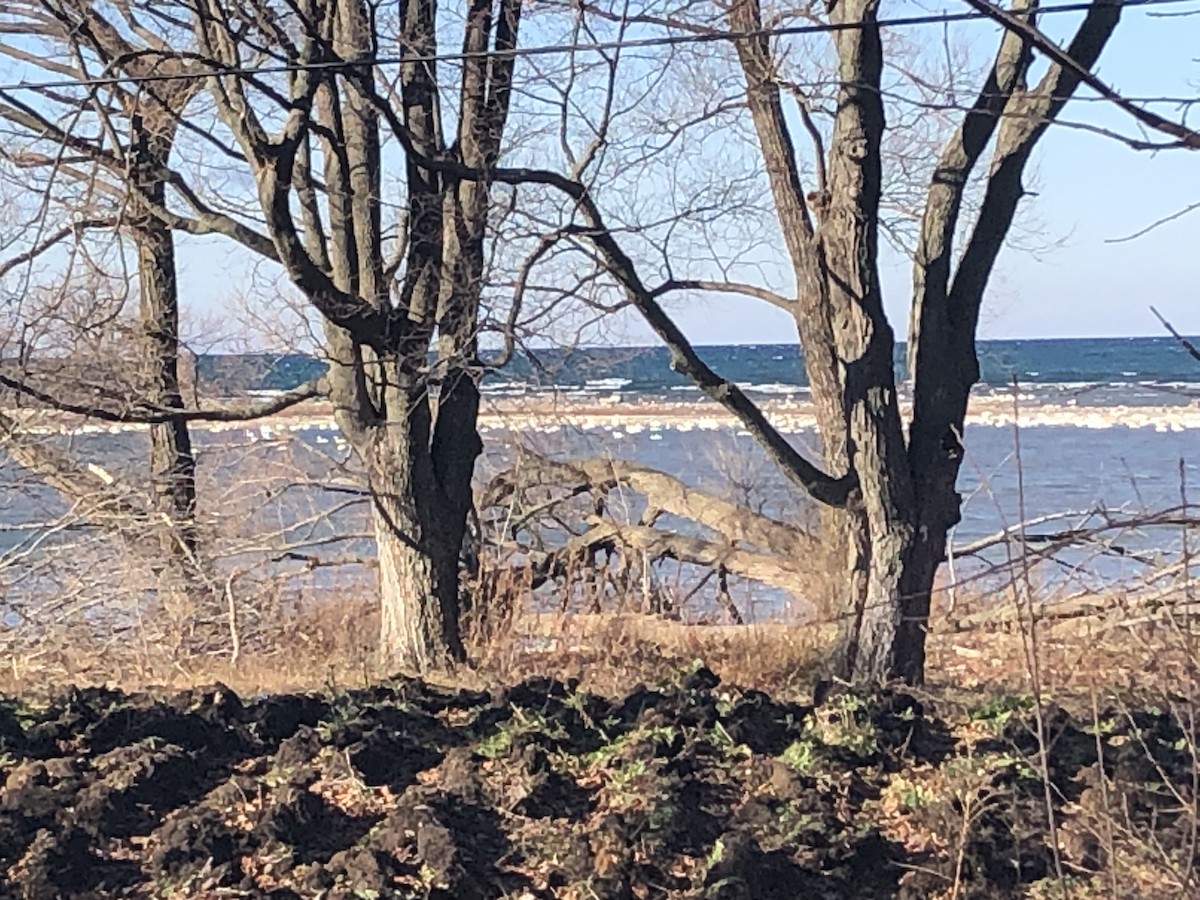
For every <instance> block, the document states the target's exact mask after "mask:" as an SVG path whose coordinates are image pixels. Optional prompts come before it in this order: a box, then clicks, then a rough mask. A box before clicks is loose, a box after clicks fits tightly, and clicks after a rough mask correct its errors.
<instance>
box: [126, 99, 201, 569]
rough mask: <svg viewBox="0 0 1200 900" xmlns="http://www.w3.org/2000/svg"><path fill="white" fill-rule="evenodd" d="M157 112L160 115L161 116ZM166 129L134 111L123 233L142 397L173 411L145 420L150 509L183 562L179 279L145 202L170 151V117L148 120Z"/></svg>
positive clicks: (157, 192) (187, 494) (167, 232)
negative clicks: (131, 264) (131, 267)
mask: <svg viewBox="0 0 1200 900" xmlns="http://www.w3.org/2000/svg"><path fill="white" fill-rule="evenodd" d="M161 118H163V119H165V118H166V117H165V116H164V117H161ZM156 124H157V125H158V126H159V128H160V129H166V130H168V133H166V134H164V133H161V131H160V133H152V131H151V124H150V123H148V122H147V121H146V120H145V119H143V118H142V116H140V115H136V114H135V115H134V116H133V117H132V122H131V130H132V133H133V141H132V145H131V146H130V158H131V162H130V164H131V169H132V172H131V179H132V188H133V190H132V192H131V196H130V213H129V233H130V235H131V237H132V238H133V241H134V244H135V246H136V248H137V255H138V284H139V302H140V322H139V324H140V326H141V329H142V337H143V340H144V346H145V357H144V360H143V365H144V367H145V371H144V385H145V388H144V389H145V392H146V396H145V398H144V402H145V403H146V405H147V406H149V407H150V408H151V409H155V410H162V411H173V410H177V411H178V414H177V415H171V416H170V417H169V418H168V419H166V421H162V422H155V423H154V424H152V425H151V426H150V481H151V487H152V493H153V500H154V506H155V508H156V509H157V510H158V511H159V512H160V513H162V514H163V515H165V516H166V517H167V518H168V520H169V522H170V525H169V528H170V530H171V531H173V532H174V533H175V534H174V536H171V535H168V536H167V537H166V538H165V546H164V549H166V550H167V552H168V553H169V554H170V555H171V556H174V557H178V556H180V555H181V554H182V555H183V556H184V557H185V559H183V560H182V562H183V563H184V564H185V568H191V567H192V566H193V563H194V560H195V554H196V550H197V539H196V459H195V456H194V454H193V451H192V440H191V434H190V432H189V429H188V424H187V419H186V417H185V416H184V403H183V395H182V392H181V391H180V386H179V285H178V281H177V278H176V270H175V239H174V236H173V234H172V232H171V229H170V227H169V226H168V225H166V223H164V222H163V221H162V220H161V219H159V218H158V217H157V216H155V215H154V213H153V206H154V205H158V206H163V205H165V203H166V185H165V183H164V181H163V179H162V177H161V175H160V174H159V173H160V172H161V170H162V169H163V168H165V166H166V164H167V160H168V157H169V155H170V152H171V138H170V132H173V131H174V127H173V124H171V123H169V122H167V121H162V122H159V123H156Z"/></svg>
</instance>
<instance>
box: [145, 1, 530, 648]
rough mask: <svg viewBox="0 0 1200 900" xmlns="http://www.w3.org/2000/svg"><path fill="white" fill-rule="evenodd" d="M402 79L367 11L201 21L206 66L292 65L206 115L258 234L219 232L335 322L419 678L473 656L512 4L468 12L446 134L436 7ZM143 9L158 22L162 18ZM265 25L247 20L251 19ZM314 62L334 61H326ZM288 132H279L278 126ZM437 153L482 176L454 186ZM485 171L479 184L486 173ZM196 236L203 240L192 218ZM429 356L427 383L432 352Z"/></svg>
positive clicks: (395, 607)
mask: <svg viewBox="0 0 1200 900" xmlns="http://www.w3.org/2000/svg"><path fill="white" fill-rule="evenodd" d="M400 13H401V15H400V18H399V20H398V22H397V28H398V32H397V34H396V38H397V40H398V42H399V44H400V45H401V46H402V47H403V48H404V52H405V54H409V55H412V56H414V57H418V58H419V59H417V60H416V61H413V62H403V63H402V64H401V66H400V74H399V79H398V83H394V84H393V83H389V82H387V81H386V80H384V79H382V77H381V75H380V72H379V71H378V68H377V66H376V65H375V60H376V58H377V56H378V54H379V47H380V44H381V42H382V41H383V40H384V37H383V36H382V35H381V32H380V27H381V25H380V23H379V22H377V20H376V18H375V11H374V10H373V9H372V8H370V7H368V5H367V4H364V3H361V2H357V0H329V2H319V3H306V4H301V5H300V6H299V7H276V6H274V5H272V4H267V3H261V4H248V5H247V6H246V7H245V8H244V9H242V10H241V11H240V14H237V15H235V14H233V12H232V11H231V10H229V9H227V8H225V7H224V6H222V5H220V4H217V3H200V4H197V6H196V7H195V8H194V9H193V10H192V14H193V16H194V35H195V41H196V47H197V51H198V54H199V55H200V56H201V57H202V58H203V59H204V60H205V61H206V64H207V65H209V66H210V67H212V68H213V70H214V71H226V72H228V71H230V70H240V69H245V68H247V67H249V66H252V65H253V64H254V63H255V62H257V61H258V60H259V59H260V58H261V57H263V56H265V57H267V58H273V59H278V60H286V61H288V62H291V63H295V64H300V66H301V67H302V68H301V70H300V71H295V72H292V73H290V74H289V76H288V77H287V79H286V85H285V86H283V87H282V88H281V89H279V88H278V87H277V86H276V87H271V86H268V85H267V84H266V83H265V82H264V81H263V80H260V79H255V78H247V77H243V76H241V75H236V74H232V75H219V74H218V75H214V76H213V77H212V78H211V79H210V86H211V92H210V94H211V102H212V103H213V105H214V109H215V112H216V115H217V117H218V118H219V120H220V122H221V123H222V124H223V125H224V127H225V129H227V131H228V133H229V134H230V135H232V136H233V139H234V141H235V145H234V148H231V152H237V153H238V154H239V155H240V156H241V157H242V158H244V159H245V160H246V161H247V162H248V165H249V169H250V172H251V173H252V174H253V178H254V182H255V185H256V188H257V199H258V202H259V205H260V215H261V220H262V222H263V226H264V227H265V232H266V233H265V235H260V234H259V233H257V232H251V231H250V230H249V229H248V228H246V227H244V226H243V225H241V223H236V222H231V221H222V222H221V223H220V224H219V225H218V226H216V227H215V228H213V229H212V230H218V231H223V232H225V233H227V234H230V235H232V236H234V237H236V238H237V239H239V240H241V241H242V242H243V243H244V244H246V245H247V246H249V247H250V248H251V249H254V250H256V251H258V252H260V253H262V254H264V255H266V256H269V257H271V258H273V259H276V260H278V261H279V263H280V264H281V265H282V266H283V268H284V270H285V271H286V273H287V275H288V277H289V278H290V279H291V281H292V282H293V284H294V285H295V286H296V287H297V288H299V290H300V291H301V292H302V294H303V295H304V296H305V298H306V299H307V300H308V301H309V302H310V303H311V304H312V306H313V307H314V308H315V309H316V310H318V311H319V312H320V314H321V316H322V317H323V319H324V321H325V342H326V350H327V354H328V357H329V360H330V363H331V369H330V373H329V376H328V387H329V395H330V398H331V400H332V402H333V405H334V409H335V413H336V416H337V420H338V424H339V427H340V428H341V430H342V432H343V433H344V434H345V436H346V437H347V439H348V440H349V441H350V442H351V444H352V445H353V446H354V447H355V449H356V451H357V453H358V454H359V456H360V457H361V458H362V459H363V461H364V463H365V468H366V472H367V478H368V481H369V485H370V490H371V496H372V507H373V514H374V520H375V531H376V543H377V552H378V557H379V577H380V589H381V598H382V634H381V651H382V654H383V656H384V659H385V660H386V661H387V662H388V663H389V664H392V665H400V666H405V667H408V668H412V669H416V670H422V671H423V670H425V669H427V668H429V667H430V666H435V665H439V664H441V663H443V662H444V661H446V660H448V659H455V658H461V657H462V656H463V655H464V650H463V646H462V641H461V638H460V633H459V615H460V596H459V557H460V551H461V548H462V545H463V537H464V532H465V527H466V519H467V513H468V510H469V508H470V505H471V500H472V495H471V478H472V475H473V472H474V465H475V459H476V457H477V456H478V454H479V452H480V449H481V444H480V439H479V436H478V432H477V430H476V416H477V412H478V405H479V389H478V384H477V379H478V377H479V375H480V370H479V366H478V362H477V359H476V353H477V346H476V342H477V337H476V333H477V317H478V308H479V299H480V294H481V290H482V276H483V269H484V264H485V252H484V241H485V236H486V232H487V225H488V214H489V208H490V200H489V183H488V181H489V180H488V178H487V176H486V172H487V171H488V170H489V169H490V167H492V166H494V165H495V163H496V160H497V158H498V156H499V153H500V148H501V139H502V135H503V133H504V126H505V122H506V118H507V114H508V107H509V97H510V91H511V80H512V70H513V64H514V63H513V59H512V58H511V57H508V58H505V57H503V56H501V57H492V58H489V57H487V56H483V55H479V54H481V53H482V52H483V51H487V50H497V51H505V50H508V49H511V48H512V47H514V46H515V44H516V40H517V32H518V25H519V22H520V16H521V4H520V3H519V2H515V0H501V2H499V3H498V4H496V5H495V6H493V4H492V3H490V2H477V3H473V4H472V5H471V6H470V8H469V9H468V11H467V15H466V17H465V21H464V23H463V45H462V46H463V49H464V51H465V53H467V54H470V55H469V56H468V58H467V59H466V60H465V61H464V62H463V63H462V65H461V67H460V70H459V76H460V77H459V84H458V98H457V104H456V105H457V113H458V122H457V127H456V130H455V132H454V133H453V134H452V135H451V136H450V137H448V136H447V135H446V134H445V132H444V115H445V112H444V110H443V106H442V103H443V96H442V94H443V92H444V91H445V89H446V85H445V84H444V83H443V82H442V81H441V80H439V68H438V66H437V64H436V63H435V62H433V61H432V60H431V59H430V57H432V56H434V55H435V54H436V51H437V46H438V36H439V29H440V28H441V27H442V23H441V21H440V20H439V13H438V9H437V7H436V5H435V4H433V3H432V2H425V0H417V2H412V3H408V4H406V5H404V6H403V7H402V8H401V10H400ZM149 15H157V12H156V11H153V10H151V11H150V12H149ZM250 22H253V23H256V24H255V25H254V26H250V25H248V24H247V23H250ZM322 66H327V67H326V68H322ZM272 123H276V125H277V127H276V128H275V130H274V131H272V130H271V124H272ZM384 125H386V126H387V128H388V129H390V131H392V132H393V133H395V134H397V136H400V137H401V144H402V147H403V149H404V151H405V153H406V154H407V158H406V159H403V158H402V167H403V176H402V179H401V181H402V184H403V186H404V196H403V210H402V212H401V213H400V215H399V216H398V217H397V218H396V221H395V222H394V223H393V225H392V229H393V233H392V234H387V233H385V228H384V222H383V217H382V213H383V210H384V209H385V208H394V207H395V206H396V205H397V204H396V203H395V202H394V201H391V200H390V199H389V198H388V194H387V192H388V190H389V189H390V187H391V184H392V183H391V182H390V181H388V180H386V179H385V174H384V168H385V165H386V164H387V163H389V162H391V161H393V160H395V159H396V156H395V155H393V154H389V153H387V152H385V149H384V145H385V139H384V138H385V134H386V132H385V128H384ZM432 159H438V160H442V161H443V162H450V163H453V164H455V165H457V166H460V167H465V168H467V169H468V170H469V171H471V172H473V173H477V174H476V177H474V178H472V179H470V180H463V179H458V178H455V177H453V175H452V174H450V173H449V172H448V171H447V168H446V167H445V166H443V167H441V168H434V167H432V166H430V165H426V164H425V160H432ZM478 173H482V174H478ZM196 228H197V229H207V228H209V225H208V224H206V223H198V224H197V225H196ZM432 348H436V357H437V361H436V364H435V366H434V368H433V370H432V372H431V371H430V368H429V365H428V357H429V353H430V351H431V349H432Z"/></svg>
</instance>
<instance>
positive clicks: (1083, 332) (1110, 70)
mask: <svg viewBox="0 0 1200 900" xmlns="http://www.w3.org/2000/svg"><path fill="white" fill-rule="evenodd" d="M958 8H960V7H958V6H956V5H953V4H947V5H946V6H945V7H942V8H932V9H930V8H927V7H925V8H924V9H925V11H928V12H937V11H940V9H947V10H956V9H958ZM1185 9H1197V10H1200V2H1197V3H1195V4H1188V5H1183V6H1167V7H1164V8H1163V10H1162V11H1166V12H1177V11H1181V10H1185ZM1076 20H1077V17H1074V16H1068V15H1056V16H1053V17H1046V18H1045V19H1044V20H1043V23H1042V24H1043V27H1044V28H1045V29H1046V30H1047V31H1048V32H1049V33H1050V34H1052V35H1053V36H1055V37H1058V38H1060V39H1061V38H1064V37H1065V36H1066V35H1067V33H1068V30H1069V29H1070V28H1072V27H1073V25H1074V22H1075V21H1076ZM960 28H962V29H963V31H962V33H963V34H965V35H966V36H967V38H968V39H970V40H972V41H973V42H975V43H976V46H977V49H978V50H979V51H980V52H981V53H987V54H989V55H990V53H991V52H992V49H993V48H994V47H995V45H996V40H997V35H998V30H997V28H996V27H995V26H992V25H991V24H990V23H971V24H967V25H962V26H960ZM924 31H925V32H926V33H928V34H929V37H930V39H931V40H936V41H940V39H941V35H940V30H939V29H937V28H936V27H934V28H929V27H925V29H924ZM1196 57H1200V14H1197V15H1194V16H1191V17H1187V18H1178V17H1177V18H1156V17H1154V16H1153V15H1151V10H1146V9H1138V8H1132V9H1128V10H1126V11H1125V13H1124V14H1123V17H1122V22H1121V25H1120V26H1119V27H1118V29H1117V32H1116V35H1115V36H1114V38H1113V39H1112V41H1111V42H1110V44H1109V46H1108V48H1107V49H1106V51H1105V54H1104V56H1103V57H1102V59H1101V63H1100V65H1099V67H1098V69H1097V72H1098V74H1099V75H1100V76H1101V77H1102V78H1103V79H1104V80H1105V81H1106V82H1108V83H1109V84H1110V85H1112V86H1113V87H1115V88H1117V89H1118V90H1119V91H1121V92H1122V93H1123V94H1125V95H1126V96H1130V97H1161V96H1174V97H1187V96H1196V97H1200V61H1197V59H1196ZM1085 96H1089V95H1087V94H1085ZM1155 108H1156V110H1157V111H1158V112H1160V113H1162V114H1164V115H1169V116H1171V117H1173V118H1180V117H1183V116H1185V115H1186V113H1185V112H1184V111H1181V110H1179V109H1176V108H1173V107H1167V106H1158V107H1155ZM1065 118H1066V119H1068V120H1071V121H1075V122H1087V123H1091V124H1093V125H1098V126H1103V127H1106V128H1109V129H1112V130H1116V131H1120V132H1122V133H1125V134H1131V135H1138V131H1137V129H1136V127H1135V124H1134V123H1133V122H1132V120H1131V119H1130V118H1129V117H1128V116H1127V115H1126V114H1124V113H1122V112H1120V111H1119V110H1116V109H1114V108H1112V107H1111V106H1109V105H1108V104H1105V103H1099V102H1076V103H1072V104H1071V105H1070V106H1068V108H1067V111H1066V114H1065ZM1194 118H1195V120H1196V121H1195V122H1194V123H1192V124H1195V125H1196V126H1198V127H1200V113H1198V114H1197V115H1196V116H1195V117H1194ZM1034 166H1035V168H1036V171H1037V181H1038V185H1037V186H1038V188H1039V190H1040V195H1039V196H1038V197H1036V198H1030V199H1028V200H1027V201H1026V202H1027V203H1031V204H1035V213H1036V219H1037V220H1038V222H1039V223H1040V225H1041V226H1042V227H1043V228H1044V230H1045V232H1046V235H1047V238H1048V239H1054V240H1056V241H1061V245H1060V246H1058V247H1057V248H1056V249H1053V250H1052V251H1050V252H1048V253H1045V254H1040V255H1039V256H1036V257H1035V256H1034V255H1032V254H1030V253H1028V252H1021V251H1019V250H1015V249H1010V250H1006V251H1005V253H1004V254H1003V256H1002V258H1001V261H1000V263H999V266H998V269H997V273H996V277H995V278H994V279H993V283H992V286H991V289H990V293H989V298H988V302H987V304H986V308H985V310H984V314H983V319H982V322H981V329H980V333H981V337H984V338H1014V337H1020V338H1037V337H1104V336H1114V337H1115V336H1132V335H1144V334H1161V328H1160V326H1159V325H1158V322H1157V321H1156V320H1155V319H1154V317H1153V316H1152V314H1151V313H1150V311H1149V308H1148V307H1149V306H1150V305H1151V304H1153V305H1155V306H1157V307H1158V308H1159V310H1161V311H1162V312H1163V314H1164V315H1166V316H1167V317H1168V318H1169V319H1170V320H1171V321H1172V322H1173V323H1174V324H1175V325H1176V327H1177V328H1179V329H1180V330H1181V331H1183V332H1185V333H1189V334H1198V333H1200V253H1198V252H1197V249H1198V246H1197V245H1198V243H1200V242H1198V241H1197V238H1200V210H1197V211H1196V212H1195V213H1194V214H1192V215H1190V216H1187V217H1184V218H1182V219H1180V220H1178V221H1175V222H1172V223H1170V224H1167V225H1164V226H1162V227H1160V228H1158V229H1156V230H1154V231H1153V232H1151V233H1150V234H1147V235H1145V236H1143V237H1140V238H1138V239H1137V240H1135V241H1131V242H1125V243H1114V240H1116V239H1119V238H1122V237H1124V236H1127V235H1129V234H1131V233H1133V232H1135V231H1138V230H1139V229H1141V228H1144V227H1145V226H1147V225H1149V224H1150V223H1152V222H1154V221H1155V220H1157V219H1160V218H1162V217H1164V216H1167V215H1170V214H1171V213H1173V212H1175V211H1177V210H1179V209H1181V208H1183V207H1185V206H1187V205H1188V204H1190V203H1196V202H1200V154H1197V153H1194V152H1192V153H1189V152H1188V151H1184V150H1174V151H1167V152H1162V153H1159V154H1149V153H1146V152H1138V151H1134V150H1131V149H1129V148H1128V147H1126V146H1125V145H1123V144H1121V143H1119V142H1118V141H1115V140H1113V139H1110V138H1106V137H1102V136H1099V135H1097V134H1094V133H1090V132H1087V131H1083V130H1078V129H1073V128H1068V127H1054V128H1052V129H1051V131H1050V133H1049V134H1048V135H1047V136H1046V137H1045V138H1044V139H1043V140H1042V143H1041V144H1040V147H1039V150H1038V152H1037V154H1036V156H1035V160H1034ZM184 243H185V245H184V246H183V247H181V254H180V264H181V266H182V267H183V269H184V273H185V278H186V279H187V280H185V283H189V282H190V287H191V290H192V292H193V294H192V296H193V298H194V301H193V302H195V303H196V305H197V306H199V307H200V308H201V309H204V308H208V309H212V308H214V307H216V306H219V302H220V299H221V298H222V296H223V295H224V294H225V292H227V291H229V290H230V287H231V285H232V284H233V283H234V282H236V281H237V280H238V279H237V277H236V273H237V270H238V269H239V268H240V265H239V263H240V262H242V261H241V260H237V259H235V257H234V255H233V254H229V255H228V256H227V251H226V250H225V247H224V246H222V245H220V244H213V243H209V242H203V244H201V245H196V244H194V243H191V244H190V245H189V242H184ZM214 257H221V258H223V259H221V260H214ZM215 261H216V262H217V264H216V265H214V262H215ZM781 262H782V260H781ZM882 274H883V279H884V287H885V294H886V298H887V306H888V310H889V314H890V316H891V319H892V323H893V326H894V328H895V329H896V333H897V337H898V338H900V339H903V337H904V330H905V328H906V325H907V320H908V310H907V304H908V299H909V288H910V278H911V275H910V268H909V265H908V263H907V261H906V260H903V259H900V258H894V259H892V260H890V261H889V262H888V264H886V265H885V266H884V269H883V273H882ZM675 311H676V315H677V318H678V320H679V322H680V324H681V325H682V326H683V328H684V329H685V331H686V333H687V334H688V335H689V337H690V338H691V339H692V340H693V341H694V342H695V343H697V344H725V343H785V342H786V343H790V342H794V341H795V328H794V325H793V324H792V323H791V321H790V320H789V318H788V316H787V315H786V314H784V313H781V312H779V311H777V310H774V309H772V308H770V307H768V306H766V305H765V304H762V303H760V302H758V301H751V300H739V299H736V298H720V299H713V300H703V301H697V302H689V303H688V304H687V305H686V306H684V305H680V306H677V307H676V308H675ZM613 334H614V337H613V340H614V341H616V342H619V343H631V344H653V343H655V339H654V336H653V334H652V333H651V332H650V331H649V330H648V329H647V328H646V327H645V326H644V325H643V324H642V323H641V322H640V321H638V320H637V319H633V318H631V319H628V320H626V321H625V322H623V323H621V325H620V326H618V327H617V328H615V329H614V331H613Z"/></svg>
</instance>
